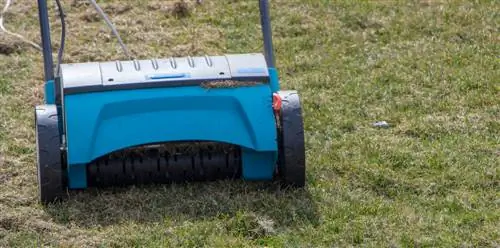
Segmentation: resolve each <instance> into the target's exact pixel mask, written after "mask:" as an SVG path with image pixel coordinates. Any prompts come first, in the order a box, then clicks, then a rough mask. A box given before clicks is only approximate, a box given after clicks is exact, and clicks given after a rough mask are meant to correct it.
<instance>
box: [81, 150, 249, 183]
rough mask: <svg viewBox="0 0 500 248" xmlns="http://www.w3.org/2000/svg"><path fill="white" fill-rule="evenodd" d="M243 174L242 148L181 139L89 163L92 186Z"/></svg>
mask: <svg viewBox="0 0 500 248" xmlns="http://www.w3.org/2000/svg"><path fill="white" fill-rule="evenodd" d="M240 177H241V149H240V148H239V147H237V146H233V145H228V144H219V143H202V142H200V143H198V142H196V143H177V144H164V145H154V146H145V147H139V148H134V149H129V150H124V151H120V152H117V153H114V154H111V155H108V156H105V157H102V158H99V159H97V160H96V161H94V162H92V163H90V164H89V165H88V166H87V184H88V186H89V187H112V186H126V185H134V184H165V183H181V182H189V181H214V180H222V179H237V178H240Z"/></svg>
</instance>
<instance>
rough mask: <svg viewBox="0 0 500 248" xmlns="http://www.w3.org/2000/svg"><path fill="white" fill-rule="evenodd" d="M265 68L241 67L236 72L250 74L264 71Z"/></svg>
mask: <svg viewBox="0 0 500 248" xmlns="http://www.w3.org/2000/svg"><path fill="white" fill-rule="evenodd" d="M266 72H267V70H266V69H265V68H241V69H238V73H241V74H247V73H250V74H262V73H266Z"/></svg>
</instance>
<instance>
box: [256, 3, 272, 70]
mask: <svg viewBox="0 0 500 248" xmlns="http://www.w3.org/2000/svg"><path fill="white" fill-rule="evenodd" d="M259 9H260V23H261V27H262V34H263V36H264V54H265V56H266V62H267V66H268V67H270V68H275V61H274V51H273V37H272V36H273V35H272V30H271V18H270V15H269V1H268V0H259Z"/></svg>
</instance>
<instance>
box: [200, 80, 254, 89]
mask: <svg viewBox="0 0 500 248" xmlns="http://www.w3.org/2000/svg"><path fill="white" fill-rule="evenodd" d="M261 84H262V83H261V82H255V81H235V80H221V81H209V82H204V83H202V84H201V87H202V88H205V89H217V88H238V87H249V86H256V85H261Z"/></svg>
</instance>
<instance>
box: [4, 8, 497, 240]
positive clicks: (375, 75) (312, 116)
mask: <svg viewBox="0 0 500 248" xmlns="http://www.w3.org/2000/svg"><path fill="white" fill-rule="evenodd" d="M84 2H85V1H81V0H80V1H77V0H67V1H64V5H65V9H66V11H67V16H68V17H67V18H68V37H67V38H68V43H67V50H66V53H65V56H64V61H65V62H67V63H70V62H85V61H90V60H97V61H103V60H116V59H125V56H124V55H123V53H122V52H121V51H120V49H119V46H118V45H117V43H116V41H115V39H114V38H113V37H112V36H111V33H110V32H109V30H108V29H107V28H106V26H105V25H104V23H103V22H102V21H98V20H97V19H95V14H94V12H93V11H92V10H91V7H90V6H88V5H87V4H84ZM175 2H176V1H158V0H153V1H140V3H141V4H138V1H135V0H127V1H118V0H112V1H105V2H104V3H102V7H103V8H104V9H105V10H107V11H109V12H110V16H111V18H112V20H113V21H114V22H115V23H116V25H117V27H118V29H119V31H120V32H121V34H122V35H123V38H124V40H125V42H126V43H127V45H128V46H129V48H130V49H131V50H132V51H133V52H134V54H135V55H136V56H137V57H138V58H152V57H157V58H161V57H170V56H186V55H191V56H196V55H204V54H210V55H212V54H222V53H225V52H227V53H243V52H254V51H259V50H261V49H262V45H261V42H260V38H261V35H260V30H259V26H258V21H259V19H258V15H257V12H256V10H257V5H256V2H257V1H233V0H220V1H219V0H217V1H215V0H212V1H203V3H202V4H197V3H196V2H195V1H189V2H188V1H186V3H187V7H186V6H184V5H183V6H184V7H186V8H187V10H186V9H184V7H182V8H179V7H175ZM271 2H272V9H273V10H272V13H273V21H274V22H273V23H274V34H275V42H276V55H277V64H278V65H279V69H280V75H281V79H282V85H283V87H284V88H286V89H297V90H299V92H300V94H301V96H302V100H303V106H304V114H305V127H306V137H307V155H308V161H307V163H308V169H307V173H308V187H307V188H306V189H305V190H298V191H290V190H285V189H281V188H279V187H277V186H265V185H264V186H263V185H261V184H251V183H243V182H234V183H227V182H215V183H207V184H193V185H182V186H181V185H177V186H165V187H146V188H129V189H113V190H107V191H95V190H89V191H86V192H75V193H74V194H72V195H71V198H70V199H69V200H68V201H67V202H64V203H61V204H58V205H54V206H50V207H48V208H43V207H42V206H40V205H39V204H38V203H37V201H36V199H37V185H36V168H35V163H34V162H35V157H34V156H35V147H34V127H33V106H34V105H36V104H40V103H41V102H42V99H43V95H42V90H43V75H42V71H43V70H42V58H41V56H40V53H39V52H38V51H36V50H35V49H33V48H32V47H31V46H29V45H26V44H21V43H18V41H16V40H11V39H7V38H6V37H4V36H3V35H2V34H0V44H7V46H6V47H7V48H4V51H7V52H6V53H5V52H4V53H1V52H0V247H34V246H36V247H37V246H52V247H139V246H140V247H158V246H175V247H177V246H181V247H182V246H185V247H193V246H203V245H204V244H205V245H207V246H210V247H228V246H231V247H255V246H259V247H261V246H268V247H294V246H298V247H305V246H308V245H311V246H314V247H331V246H340V247H345V246H355V247H357V246H374V247H388V246H391V247H498V245H499V244H500V233H499V229H498V223H500V211H499V209H500V207H499V206H500V205H499V204H500V203H499V200H498V199H499V195H498V189H499V187H500V186H499V182H500V178H499V175H500V167H499V164H500V154H499V153H500V146H499V144H500V125H499V116H500V97H499V89H500V85H499V84H498V82H500V80H499V78H500V74H499V72H500V70H499V68H498V26H499V21H498V13H499V12H500V7H499V5H498V4H497V3H496V2H495V1H474V2H473V1H450V2H441V1H439V2H438V1H399V2H387V1H363V2H361V1H317V0H300V1H299V0H280V1H271ZM179 6H180V5H179ZM130 7H132V8H130ZM176 8H177V9H176ZM51 13H52V14H51V16H52V18H51V25H52V27H53V31H54V32H53V33H54V37H53V42H54V45H55V49H57V47H58V46H57V45H58V43H59V41H58V39H59V35H58V34H59V30H60V24H59V23H58V20H57V18H56V15H55V12H54V9H53V5H51ZM6 26H7V27H8V28H9V29H10V30H13V31H16V32H19V33H21V34H23V35H24V36H26V37H27V38H28V39H30V40H33V41H37V40H38V39H39V37H38V36H39V33H38V32H39V30H38V25H37V12H36V6H35V2H34V1H28V0H17V1H15V2H14V5H13V6H12V9H11V11H10V14H9V16H8V20H7V22H6ZM54 52H56V50H54ZM379 120H386V121H388V122H389V123H390V124H391V128H387V129H375V128H372V127H371V124H372V123H373V122H375V121H379Z"/></svg>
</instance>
